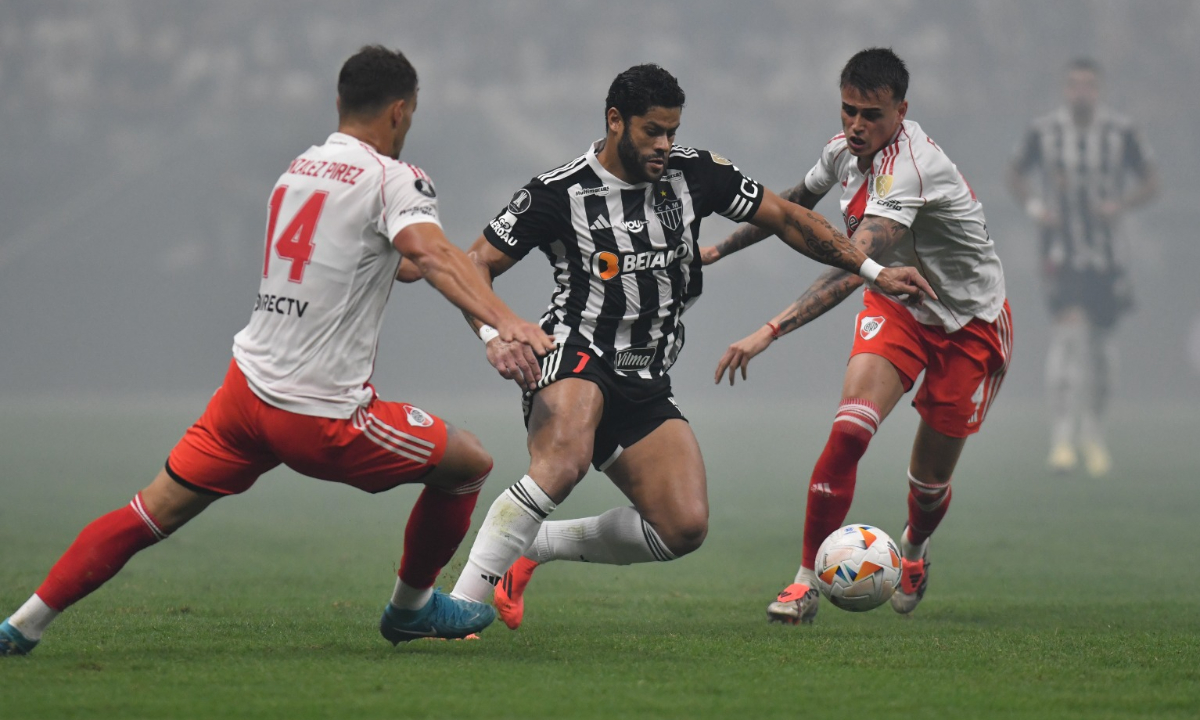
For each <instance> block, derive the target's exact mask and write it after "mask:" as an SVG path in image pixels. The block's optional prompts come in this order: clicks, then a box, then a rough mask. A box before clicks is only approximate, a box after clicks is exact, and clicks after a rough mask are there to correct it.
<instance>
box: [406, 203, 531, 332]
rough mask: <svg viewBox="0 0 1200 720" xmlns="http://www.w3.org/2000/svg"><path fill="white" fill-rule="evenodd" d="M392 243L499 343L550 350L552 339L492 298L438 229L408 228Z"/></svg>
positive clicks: (422, 225)
mask: <svg viewBox="0 0 1200 720" xmlns="http://www.w3.org/2000/svg"><path fill="white" fill-rule="evenodd" d="M392 243H393V244H394V245H395V246H396V249H397V250H399V251H400V252H401V253H402V254H403V255H404V257H405V258H407V259H409V260H411V261H412V262H413V264H414V265H415V266H416V268H417V269H419V270H420V273H421V276H422V277H424V278H425V280H426V281H428V282H429V284H430V285H432V286H433V287H434V288H435V289H436V290H437V291H438V292H440V293H441V294H442V295H443V296H445V298H446V299H447V300H449V301H450V302H451V303H453V304H454V305H455V306H456V307H458V308H459V309H460V310H462V311H463V312H466V313H470V314H471V315H473V316H475V317H478V318H482V319H483V320H484V321H485V322H487V323H489V324H491V325H492V326H494V327H495V328H496V331H497V332H498V333H499V336H500V337H501V338H502V339H504V340H506V341H516V342H519V343H524V344H526V345H528V346H530V347H531V348H532V349H533V350H534V351H536V352H538V353H542V354H544V353H547V352H549V351H550V350H552V349H553V348H554V340H553V338H551V337H549V336H547V335H546V333H544V332H542V329H541V328H539V327H538V326H537V325H535V324H533V323H530V322H526V321H525V320H522V319H521V318H519V317H517V315H516V313H514V312H513V311H512V310H511V309H509V307H508V305H505V304H504V301H503V300H501V299H500V298H498V297H496V294H495V293H494V292H492V288H491V285H490V284H489V283H487V282H484V280H483V278H482V277H481V276H480V274H479V272H477V271H476V269H475V266H474V264H472V262H471V259H470V258H468V257H467V254H466V253H464V252H463V251H462V250H460V249H458V248H457V247H455V246H454V245H453V244H452V243H451V242H450V241H449V240H447V239H446V236H445V235H444V234H443V233H442V229H441V227H439V226H438V225H436V224H434V223H415V224H413V225H408V226H406V227H405V228H404V229H403V230H401V231H400V232H398V233H396V237H395V238H393V239H392Z"/></svg>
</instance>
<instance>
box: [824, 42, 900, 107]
mask: <svg viewBox="0 0 1200 720" xmlns="http://www.w3.org/2000/svg"><path fill="white" fill-rule="evenodd" d="M838 87H852V88H854V89H855V90H858V91H859V92H861V93H863V94H864V95H866V94H870V93H876V92H879V91H881V90H883V89H884V88H890V89H891V91H892V99H893V100H895V101H896V102H900V101H901V100H903V99H904V95H905V93H907V92H908V68H907V67H906V66H905V65H904V61H903V60H901V59H900V57H899V56H898V55H896V53H894V52H892V49H891V48H881V47H873V48H867V49H866V50H860V51H859V52H857V53H855V54H854V57H852V58H850V60H849V62H847V63H846V67H844V68H842V77H841V84H840V85H839V86H838Z"/></svg>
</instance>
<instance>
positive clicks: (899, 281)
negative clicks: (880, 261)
mask: <svg viewBox="0 0 1200 720" xmlns="http://www.w3.org/2000/svg"><path fill="white" fill-rule="evenodd" d="M875 286H876V287H878V288H879V289H880V290H882V291H884V292H885V293H888V294H890V295H908V296H909V297H911V298H913V299H914V300H915V301H919V300H920V299H921V298H922V297H929V298H931V299H933V300H937V299H938V296H937V293H935V292H934V291H933V288H931V287H930V286H929V283H928V282H926V281H925V278H923V277H921V273H919V272H917V269H916V268H914V267H907V266H906V267H887V268H884V269H883V270H880V271H879V277H877V278H875Z"/></svg>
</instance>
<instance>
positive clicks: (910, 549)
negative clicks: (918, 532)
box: [900, 474, 929, 562]
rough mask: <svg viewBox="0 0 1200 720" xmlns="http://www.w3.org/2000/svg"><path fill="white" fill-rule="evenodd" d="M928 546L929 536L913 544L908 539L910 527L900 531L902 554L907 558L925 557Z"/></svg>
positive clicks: (914, 559)
mask: <svg viewBox="0 0 1200 720" xmlns="http://www.w3.org/2000/svg"><path fill="white" fill-rule="evenodd" d="M909 477H912V475H911V474H909ZM928 546H929V538H925V542H923V543H921V544H919V545H913V544H912V541H910V540H909V539H908V528H905V529H904V532H902V533H900V554H901V555H903V556H904V559H905V560H909V561H912V562H916V561H918V560H920V559H921V558H923V557H925V548H926V547H928Z"/></svg>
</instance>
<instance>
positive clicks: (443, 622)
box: [379, 590, 496, 645]
mask: <svg viewBox="0 0 1200 720" xmlns="http://www.w3.org/2000/svg"><path fill="white" fill-rule="evenodd" d="M495 619H496V611H495V610H493V609H492V607H491V606H490V605H484V604H483V603H478V602H475V601H473V600H460V599H459V598H455V597H450V596H449V595H447V594H445V593H443V592H442V591H441V590H434V591H433V597H432V598H431V599H430V600H429V602H428V603H426V605H425V607H423V608H421V609H420V610H400V609H398V608H396V607H395V606H394V605H392V604H391V603H388V605H387V607H385V608H384V609H383V617H382V618H380V619H379V633H380V634H381V635H383V637H384V638H386V639H387V640H388V641H389V642H390V643H392V644H393V645H398V644H400V643H402V642H408V641H409V640H420V639H421V638H443V639H446V640H459V639H462V638H465V637H466V636H468V635H471V634H472V633H477V632H479V631H481V630H483V629H484V628H485V627H487V626H488V625H491V624H492V621H493V620H495Z"/></svg>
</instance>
